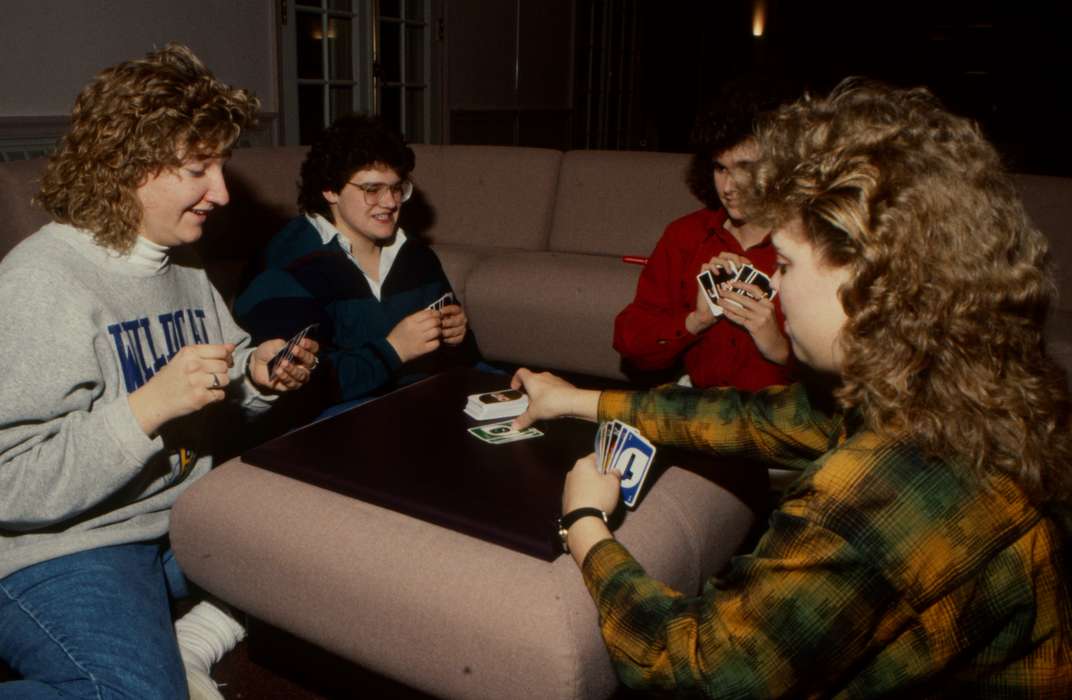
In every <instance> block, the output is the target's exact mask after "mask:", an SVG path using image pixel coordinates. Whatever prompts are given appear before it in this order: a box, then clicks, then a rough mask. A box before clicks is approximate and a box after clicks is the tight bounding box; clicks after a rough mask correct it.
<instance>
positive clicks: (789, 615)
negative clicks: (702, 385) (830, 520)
mask: <svg viewBox="0 0 1072 700" xmlns="http://www.w3.org/2000/svg"><path fill="white" fill-rule="evenodd" d="M583 573H584V579H585V583H586V585H587V586H588V588H589V591H590V592H591V594H592V596H593V598H594V600H595V601H596V605H597V607H598V610H599V619H600V625H601V629H602V633H603V639H604V641H605V643H606V645H607V648H608V650H609V651H610V655H611V659H612V661H613V663H614V665H615V668H616V670H617V672H618V676H619V678H621V680H622V682H623V683H624V684H625V685H627V686H628V687H631V688H637V689H664V690H669V689H673V690H675V691H676V692H678V693H685V694H688V693H690V692H700V693H703V694H704V695H706V696H708V697H712V698H721V697H733V698H742V697H750V698H769V697H780V696H784V695H792V696H798V695H799V696H808V695H810V694H812V693H816V692H819V690H820V689H822V688H830V687H837V686H838V685H839V683H838V681H837V679H838V678H839V676H845V675H847V674H848V673H849V669H850V668H851V667H852V666H853V664H854V663H856V661H857V660H858V659H860V658H867V656H868V655H869V654H870V653H872V652H873V647H874V645H875V644H878V643H881V642H880V640H881V639H882V637H883V632H884V631H886V630H888V629H889V628H891V627H892V628H897V627H898V625H899V622H903V621H904V620H905V619H907V618H908V617H909V615H910V612H911V611H910V610H908V609H907V608H905V609H901V608H899V604H898V596H897V594H896V591H895V590H894V589H893V587H892V586H890V584H889V583H888V582H887V581H886V580H885V579H884V578H883V576H882V575H881V574H880V572H879V571H878V570H877V569H876V568H875V567H874V566H873V565H872V564H871V563H870V562H868V561H866V560H865V558H864V557H863V556H861V554H860V553H859V552H857V551H856V550H854V549H853V548H852V547H850V546H848V545H847V544H846V542H845V541H844V540H842V539H841V538H839V537H838V536H836V535H835V534H833V533H832V532H830V531H828V530H825V529H823V528H820V527H816V526H815V525H814V524H812V523H809V522H807V521H806V520H803V519H800V518H794V517H790V516H786V515H783V514H776V516H775V519H774V522H773V523H772V530H771V531H770V532H769V533H768V535H767V536H766V537H765V538H764V542H763V543H762V546H761V547H760V548H759V549H758V550H757V552H756V553H755V554H754V555H752V556H748V557H739V558H738V559H736V560H735V561H734V564H733V566H732V567H731V569H730V571H729V572H728V574H727V575H726V576H724V577H723V578H721V579H712V581H710V582H709V583H708V584H707V586H706V587H705V589H704V591H703V593H702V594H701V595H700V596H699V597H691V598H690V597H684V596H682V595H681V594H679V593H677V592H675V591H672V590H670V589H668V588H667V587H666V586H665V585H663V584H662V583H660V582H658V581H656V580H654V579H651V578H649V577H647V576H646V575H645V574H644V571H643V569H642V568H641V567H640V565H639V564H638V563H637V562H636V561H635V560H634V559H633V558H632V557H631V556H630V555H629V553H628V552H627V551H626V550H625V548H624V547H622V546H621V545H620V544H619V543H618V542H616V541H614V540H605V541H603V542H601V543H599V544H598V545H596V547H595V548H593V549H592V551H591V552H590V553H589V555H588V557H587V558H586V560H585V563H584V567H583Z"/></svg>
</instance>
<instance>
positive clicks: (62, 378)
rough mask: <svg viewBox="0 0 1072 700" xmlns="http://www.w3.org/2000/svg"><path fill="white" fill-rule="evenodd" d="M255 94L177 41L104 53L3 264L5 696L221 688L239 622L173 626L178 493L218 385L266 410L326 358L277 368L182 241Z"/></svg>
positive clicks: (223, 196) (200, 453) (179, 587)
mask: <svg viewBox="0 0 1072 700" xmlns="http://www.w3.org/2000/svg"><path fill="white" fill-rule="evenodd" d="M257 106H258V101H257V99H256V98H255V97H254V96H253V95H251V94H250V93H248V92H246V91H245V90H240V89H235V88H231V87H229V86H227V85H224V84H223V83H221V82H220V81H218V80H216V79H215V78H214V77H213V76H212V74H211V73H210V72H209V71H208V70H207V69H206V68H205V67H204V66H203V65H202V64H201V62H200V61H199V60H198V59H197V57H196V56H194V55H193V54H192V53H191V52H190V50H189V49H187V48H186V47H183V46H178V45H169V46H167V47H165V48H163V49H160V50H158V51H155V52H153V53H151V54H149V55H148V56H147V57H146V58H144V59H141V60H133V61H127V62H125V63H121V64H119V65H117V66H114V67H111V68H108V69H106V70H104V71H102V72H101V73H100V74H99V75H97V76H96V78H95V79H94V80H93V81H92V82H91V83H90V84H89V85H87V86H86V88H85V89H84V90H83V91H82V93H81V94H80V95H79V96H78V99H77V101H76V102H75V107H74V112H73V113H72V115H71V126H70V130H69V132H68V133H67V135H66V136H65V138H64V139H63V141H62V142H61V143H60V145H59V147H58V149H57V151H56V153H55V154H54V155H53V156H52V158H51V159H50V161H49V163H48V166H47V169H46V170H45V173H44V176H43V178H42V180H41V189H40V192H39V193H38V197H37V201H38V202H39V203H40V205H41V206H42V207H43V208H44V209H45V210H46V211H48V212H49V213H50V214H51V215H52V217H53V221H52V223H50V224H48V225H46V226H45V227H43V228H42V229H40V230H39V231H37V232H36V233H34V234H33V235H31V236H30V237H29V238H27V239H26V240H24V241H23V242H22V243H21V244H19V245H18V246H17V247H16V248H15V249H14V250H12V251H11V252H10V253H9V254H8V255H7V257H6V258H5V259H4V260H3V262H2V264H0V298H3V300H4V303H3V305H0V329H2V331H0V353H2V356H3V357H4V358H5V363H6V371H5V382H6V384H5V385H6V387H7V391H6V392H5V394H4V400H3V401H2V402H0V659H2V660H3V661H4V662H5V663H6V664H7V665H8V666H10V667H11V668H12V669H14V670H15V672H17V673H18V674H20V675H21V676H22V680H19V681H13V682H11V683H10V684H6V685H4V686H3V687H2V688H0V696H3V697H18V698H52V697H61V696H62V697H87V698H88V697H92V698H100V697H103V696H105V695H107V696H109V697H111V696H112V695H113V694H114V695H121V696H123V697H137V698H169V699H174V698H184V697H187V694H188V692H189V693H192V694H193V696H194V697H221V696H220V695H219V693H218V692H217V691H216V688H215V685H214V684H213V683H212V681H211V679H210V678H209V677H208V675H207V671H208V666H209V665H210V664H211V663H212V662H213V661H214V660H215V655H214V653H213V651H214V650H213V648H212V647H213V646H215V647H217V648H218V649H220V650H225V649H227V648H229V646H233V645H234V643H235V642H236V641H237V639H238V638H240V636H241V635H242V629H241V627H240V626H239V625H237V623H235V622H234V620H232V619H230V618H229V617H228V616H227V615H226V614H224V613H223V612H222V611H221V610H219V609H217V608H215V607H214V606H212V605H210V604H208V603H202V604H200V605H198V606H197V607H195V608H194V610H192V611H191V612H190V614H189V615H187V616H186V617H185V618H183V620H180V621H179V622H178V623H177V624H176V626H175V627H174V628H173V627H172V622H171V611H170V599H171V598H172V597H178V596H181V595H183V594H184V592H185V582H184V580H183V577H182V574H181V572H180V571H179V570H178V567H177V565H176V564H175V562H174V559H173V557H172V556H171V551H170V549H169V546H168V539H167V533H168V516H169V512H170V508H171V506H172V504H173V503H174V502H175V499H176V498H177V497H178V495H179V494H180V493H182V492H183V491H184V490H185V489H186V488H187V487H188V486H189V485H190V484H191V483H192V482H193V481H194V480H195V479H197V478H198V477H200V476H201V475H203V474H205V473H206V472H207V471H208V470H209V469H210V468H211V466H212V443H211V440H210V438H211V433H212V426H213V425H214V422H218V421H219V418H220V414H218V413H217V407H218V406H219V404H221V402H234V403H237V404H238V405H240V406H241V407H242V408H244V409H245V410H246V411H247V412H259V411H263V410H264V409H266V408H268V406H269V405H270V402H271V399H272V396H273V395H274V394H276V393H277V392H282V391H287V390H290V389H295V388H297V387H299V386H301V385H302V384H304V383H305V382H306V381H307V380H308V378H309V376H310V372H311V369H312V367H313V366H315V362H316V358H315V355H314V354H313V353H314V352H315V350H316V344H315V343H313V342H312V341H307V342H306V343H305V344H304V346H303V347H301V348H298V349H297V350H296V351H295V353H296V354H295V357H294V360H293V361H291V362H289V363H285V365H284V366H283V367H281V368H280V370H279V371H278V372H277V373H276V374H275V375H274V376H272V377H270V376H269V374H268V372H267V362H268V361H269V359H271V358H272V356H273V354H274V353H275V352H276V351H277V350H278V349H279V348H281V347H282V346H283V341H282V340H279V339H277V340H273V341H270V342H266V343H264V344H262V345H260V346H258V347H253V346H251V345H250V342H249V338H248V336H246V334H245V333H244V332H242V330H241V329H240V328H239V327H238V326H237V325H236V324H235V323H234V321H233V320H232V318H231V315H230V313H229V312H228V310H227V305H226V303H225V302H224V301H223V299H221V298H220V296H219V294H218V293H217V292H216V290H215V289H214V288H213V287H212V285H211V284H210V283H209V281H208V278H207V277H206V276H205V273H204V270H203V269H202V267H201V265H200V263H199V262H198V260H197V258H196V256H195V255H193V254H192V253H191V251H190V250H189V246H188V245H187V244H190V243H193V242H194V241H196V240H198V239H199V238H200V237H201V232H202V225H203V224H204V221H205V218H206V217H207V216H208V215H209V214H210V213H211V212H212V210H213V209H215V208H216V207H221V206H223V205H225V204H227V198H228V196H227V188H226V186H225V184H224V179H223V165H224V163H225V162H226V160H227V157H228V154H229V152H230V149H231V146H232V145H233V144H234V143H235V141H236V140H237V138H238V135H239V131H240V130H241V129H242V128H243V127H245V126H246V125H248V124H250V123H251V122H252V121H253V119H254V117H255V114H256V109H257ZM176 633H177V634H178V644H177V643H176ZM184 664H185V665H186V671H185V673H184ZM187 675H188V676H189V679H190V683H189V688H188V684H187V680H186V676H187Z"/></svg>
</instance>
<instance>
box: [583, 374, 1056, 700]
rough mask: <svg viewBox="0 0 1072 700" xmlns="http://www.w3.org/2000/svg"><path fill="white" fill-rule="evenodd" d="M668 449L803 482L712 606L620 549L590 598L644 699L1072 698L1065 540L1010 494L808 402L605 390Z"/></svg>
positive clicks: (715, 589)
mask: <svg viewBox="0 0 1072 700" xmlns="http://www.w3.org/2000/svg"><path fill="white" fill-rule="evenodd" d="M599 417H600V419H601V420H610V419H614V418H618V419H620V420H623V421H626V422H628V423H630V424H632V425H634V426H636V427H637V428H638V429H639V430H640V431H641V432H642V433H644V435H646V436H647V437H648V438H650V439H652V440H653V441H654V442H656V443H662V444H672V445H677V446H681V447H686V448H692V449H697V450H703V451H710V452H714V453H718V454H719V455H727V456H729V455H735V454H736V455H742V456H749V457H753V458H760V459H764V460H766V461H769V462H773V463H776V464H781V465H788V466H792V467H797V468H801V469H804V473H803V475H802V477H801V478H800V479H799V480H798V481H797V483H796V484H794V486H793V487H792V488H791V489H790V491H789V492H787V494H786V496H785V498H784V500H783V502H782V503H781V505H780V506H779V508H778V509H777V510H776V511H775V512H774V513H773V515H772V516H771V520H770V527H769V530H768V531H767V532H766V534H765V535H764V536H763V538H762V539H761V540H760V542H759V543H758V545H757V546H756V549H755V551H754V552H753V553H752V554H750V555H748V556H740V557H735V558H734V560H733V561H732V562H731V564H730V566H729V568H728V569H727V570H726V571H725V572H724V573H723V574H722V575H721V576H719V577H715V578H713V579H711V580H710V581H709V582H707V584H706V585H705V586H704V589H703V591H702V592H701V594H700V596H698V597H689V596H684V595H681V594H680V593H677V592H675V591H673V590H670V589H669V588H667V587H666V586H664V585H663V584H661V583H659V582H658V581H655V580H653V579H651V578H649V577H647V576H646V575H645V573H644V570H643V569H642V568H641V567H640V565H639V564H638V563H637V562H636V561H635V560H634V559H633V558H632V557H631V556H630V555H629V553H628V552H627V551H626V550H625V548H624V547H622V546H621V545H620V544H619V543H618V542H616V541H614V540H605V541H603V542H600V543H599V544H597V545H596V546H595V547H594V548H593V549H592V550H591V551H590V553H589V554H588V556H587V558H586V559H585V562H584V566H583V567H582V570H583V574H584V580H585V583H586V585H587V586H588V589H589V591H590V592H591V594H592V596H593V598H594V599H595V601H596V605H597V607H598V609H599V616H600V625H601V628H602V632H603V638H604V640H605V642H606V644H607V647H608V649H609V650H610V654H611V658H612V660H613V662H614V664H615V667H616V669H617V671H618V674H619V677H620V678H621V679H622V680H623V682H624V683H625V684H626V685H628V686H630V687H638V688H663V689H676V690H677V691H679V692H680V691H685V692H699V693H703V694H706V695H708V696H711V697H763V698H768V697H778V696H795V697H828V696H833V697H842V698H856V697H860V698H863V697H868V698H871V697H876V696H884V695H896V696H898V697H901V696H907V697H922V696H928V695H936V696H949V697H953V696H959V697H1002V698H1012V697H1017V698H1019V697H1032V698H1034V697H1045V698H1067V697H1072V636H1070V633H1072V610H1070V603H1069V595H1068V590H1069V587H1068V584H1067V581H1066V579H1065V578H1064V577H1065V576H1067V572H1066V571H1065V570H1064V568H1063V567H1065V566H1066V564H1064V563H1062V559H1061V557H1062V555H1063V554H1062V551H1063V548H1064V547H1066V546H1067V545H1066V544H1065V542H1066V540H1065V539H1064V538H1065V537H1066V535H1064V534H1063V533H1062V530H1061V529H1060V528H1059V527H1058V526H1057V524H1056V523H1055V521H1054V520H1053V519H1051V518H1049V517H1046V516H1045V515H1043V514H1042V513H1040V512H1039V510H1037V509H1036V508H1035V507H1033V506H1032V505H1031V503H1029V501H1028V500H1027V498H1026V497H1025V496H1024V494H1023V492H1022V491H1021V489H1020V488H1018V487H1017V486H1016V485H1015V484H1014V483H1013V482H1012V481H1011V480H1009V479H1007V478H1005V477H1003V476H1001V475H998V474H992V475H991V476H989V477H987V478H986V479H982V480H980V479H978V478H976V477H974V476H972V475H971V473H970V472H968V471H967V470H964V469H959V468H957V465H955V464H953V463H947V462H936V461H933V460H928V459H926V458H925V457H924V456H923V455H922V454H920V452H919V451H918V450H916V449H914V448H913V447H912V446H911V445H909V444H905V443H904V442H899V441H895V440H891V439H888V438H883V437H880V436H879V435H877V434H876V433H874V432H872V431H869V430H866V429H864V428H862V426H858V425H856V426H854V425H852V424H851V421H849V420H846V418H845V417H844V416H827V415H824V414H822V413H821V412H819V411H818V410H816V409H813V407H812V406H811V404H810V403H809V400H808V396H807V393H806V392H805V391H804V390H803V388H801V387H800V386H799V385H794V386H790V387H777V388H772V389H768V390H766V391H764V392H761V393H759V394H755V395H753V396H752V397H748V396H747V395H742V394H738V393H737V392H735V391H733V390H715V391H709V392H699V391H693V390H685V389H680V388H676V387H675V388H670V387H666V388H662V389H659V390H656V391H652V392H648V393H636V394H633V393H625V392H605V393H604V394H603V396H602V398H601V399H600V404H599Z"/></svg>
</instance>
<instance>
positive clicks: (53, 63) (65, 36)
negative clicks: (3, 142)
mask: <svg viewBox="0 0 1072 700" xmlns="http://www.w3.org/2000/svg"><path fill="white" fill-rule="evenodd" d="M275 6H276V1H275V0H3V1H2V2H0V119H2V118H5V117H22V118H26V117H47V116H63V115H67V114H69V113H70V111H71V106H72V105H73V104H74V98H75V97H76V96H77V95H78V92H79V91H80V90H81V89H82V87H83V86H84V85H85V84H86V83H87V82H88V81H89V79H90V78H92V77H93V75H94V74H96V73H97V71H99V70H100V69H102V68H105V67H107V66H110V65H113V64H115V63H118V62H120V61H123V60H126V59H129V58H134V57H137V56H142V55H144V54H145V53H147V52H148V51H151V50H152V49H153V48H154V47H158V46H162V45H163V44H166V43H167V42H169V41H178V42H180V43H184V44H186V45H188V46H189V47H190V48H192V49H193V51H194V53H196V54H197V55H198V56H199V57H200V58H201V60H202V61H204V62H205V64H206V65H207V66H208V67H209V68H210V69H211V70H212V71H213V72H214V73H215V74H216V76H217V77H218V78H220V79H221V80H223V81H224V82H226V83H230V84H232V85H236V86H239V87H243V88H246V89H249V90H252V91H253V92H255V93H256V94H257V96H258V97H260V98H261V102H262V107H261V110H262V111H263V112H269V113H271V112H278V111H279V96H278V94H277V93H278V89H277V79H276V66H277V63H278V62H277V60H276V43H275V29H274V27H275V12H276V9H275Z"/></svg>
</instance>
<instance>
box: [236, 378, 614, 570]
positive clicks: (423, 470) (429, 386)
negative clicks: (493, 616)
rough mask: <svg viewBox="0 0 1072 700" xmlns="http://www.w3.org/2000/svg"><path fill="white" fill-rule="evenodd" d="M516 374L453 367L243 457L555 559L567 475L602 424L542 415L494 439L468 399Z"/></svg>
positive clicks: (506, 383)
mask: <svg viewBox="0 0 1072 700" xmlns="http://www.w3.org/2000/svg"><path fill="white" fill-rule="evenodd" d="M509 382H510V377H509V376H508V375H499V374H490V373H485V372H480V371H477V370H474V369H470V368H463V369H455V370H451V371H449V372H445V373H443V374H439V375H436V376H434V377H431V378H428V379H425V380H423V381H420V382H417V383H415V384H411V385H409V386H407V387H403V388H402V389H399V390H398V391H395V392H392V393H390V394H388V395H386V396H383V397H380V398H377V399H375V400H373V401H370V402H368V403H365V404H362V405H360V406H357V407H356V408H353V409H351V410H349V411H347V412H345V413H341V414H339V415H337V416H334V417H331V418H328V419H326V420H322V421H320V422H317V423H312V424H310V425H307V426H305V427H303V428H300V429H298V430H296V431H294V432H291V433H288V434H287V435H283V436H282V437H279V438H276V439H275V440H273V441H271V442H268V443H265V444H264V445H261V446H259V447H256V448H254V449H252V450H249V451H248V452H246V453H245V454H243V455H242V459H243V461H245V462H247V463H249V464H253V465H256V466H258V467H263V468H265V469H269V470H271V471H275V472H278V473H280V474H284V475H286V476H289V477H292V478H295V479H299V480H301V481H305V482H308V483H311V484H315V485H317V486H321V487H323V488H327V489H330V490H332V491H337V492H339V493H342V494H346V495H348V496H353V497H355V498H359V499H361V500H364V501H368V502H369V503H375V504H377V505H381V506H385V507H387V508H392V509H394V510H397V511H400V512H402V513H406V514H409V515H412V516H414V517H417V518H421V519H424V520H427V521H429V522H433V523H436V524H439V525H443V526H444V527H449V528H452V529H454V530H457V531H459V532H464V533H466V534H469V535H473V536H475V537H479V538H482V539H485V540H488V541H490V542H494V543H496V544H499V545H502V546H504V547H509V548H511V549H515V550H517V551H520V552H524V553H526V554H530V555H532V556H536V557H540V558H542V559H545V560H547V561H551V560H552V559H554V558H555V557H556V556H557V555H558V554H559V553H560V552H561V548H560V547H561V545H560V543H559V541H558V537H557V535H556V533H555V528H554V522H555V519H556V518H557V516H558V514H559V512H560V510H561V499H562V484H563V480H564V478H565V475H566V472H567V471H569V469H570V468H571V467H572V466H573V463H574V462H575V461H576V460H577V458H578V457H582V456H584V455H586V454H588V453H589V452H591V451H592V442H593V439H594V436H595V424H593V423H589V422H587V421H580V420H575V419H562V420H555V421H547V422H545V423H541V424H540V425H539V426H538V427H539V429H540V430H541V431H542V432H543V433H544V435H543V436H541V437H537V438H533V439H529V440H521V441H518V442H512V443H507V444H504V445H489V444H487V443H485V442H482V441H481V440H479V439H477V438H476V437H473V436H472V435H470V434H469V433H468V430H467V429H468V428H470V427H472V426H474V425H480V424H482V423H487V421H475V420H473V419H472V418H470V417H469V416H467V415H466V414H465V413H463V412H462V409H463V408H464V407H465V402H466V398H467V397H468V395H469V394H476V393H482V392H486V391H494V390H496V389H503V388H506V387H507V386H509ZM503 420H506V419H503Z"/></svg>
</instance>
